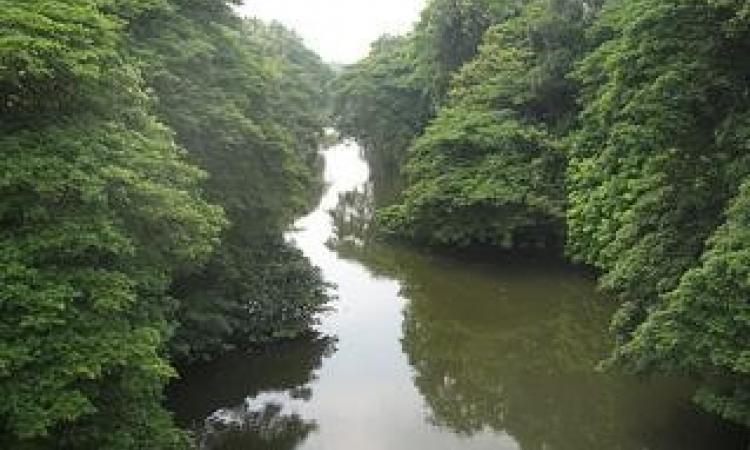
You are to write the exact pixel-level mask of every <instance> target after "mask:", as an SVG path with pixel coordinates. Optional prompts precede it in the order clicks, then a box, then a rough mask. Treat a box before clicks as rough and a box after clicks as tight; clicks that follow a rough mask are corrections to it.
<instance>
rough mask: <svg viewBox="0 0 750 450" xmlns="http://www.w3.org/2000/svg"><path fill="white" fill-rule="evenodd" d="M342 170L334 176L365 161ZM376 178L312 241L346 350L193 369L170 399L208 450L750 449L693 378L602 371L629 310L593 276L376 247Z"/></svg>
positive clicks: (320, 221) (240, 358) (322, 341)
mask: <svg viewBox="0 0 750 450" xmlns="http://www.w3.org/2000/svg"><path fill="white" fill-rule="evenodd" d="M336 151H338V152H347V151H349V152H351V151H353V149H352V148H344V149H338V150H336ZM337 155H338V156H337ZM337 158H340V159H337ZM347 158H349V159H347ZM327 159H328V163H329V168H328V170H327V175H328V177H334V178H335V177H336V176H337V174H338V173H343V172H342V167H348V166H346V164H353V163H352V159H351V158H350V157H349V156H346V155H345V154H343V153H341V154H336V153H331V152H328V155H327ZM365 180H366V178H365V179H362V180H360V182H359V183H358V185H359V187H358V189H356V190H353V188H354V187H356V186H348V185H346V186H343V185H342V186H338V187H336V186H337V185H336V184H335V183H334V184H333V186H334V188H332V189H333V190H332V191H331V192H329V193H328V194H327V195H328V196H329V198H328V200H325V199H324V202H323V206H322V207H321V208H319V210H318V211H317V212H315V213H313V215H311V220H310V221H309V223H310V224H311V225H310V228H315V227H318V229H317V231H316V232H315V233H311V234H309V235H303V236H302V237H301V238H300V241H299V243H300V244H301V246H302V248H303V249H305V250H306V252H308V254H310V255H312V256H311V258H312V259H313V262H314V263H317V264H319V265H321V266H322V268H323V270H324V273H326V276H327V277H328V278H329V281H332V282H334V283H337V284H339V294H340V299H339V300H338V302H337V305H336V306H337V308H338V310H337V311H336V312H334V313H332V315H331V316H329V317H324V318H323V325H324V326H325V325H326V324H328V331H330V332H332V333H334V334H336V335H337V336H338V337H339V338H340V341H339V342H334V341H333V340H332V339H331V338H325V337H321V336H315V337H311V338H309V339H306V340H300V341H296V342H290V343H285V344H282V345H281V346H274V347H272V348H269V349H266V350H264V351H262V352H259V353H256V354H250V355H246V354H233V355H229V356H227V357H226V358H223V359H221V360H219V361H216V362H214V363H211V364H204V365H201V366H196V367H193V368H191V369H190V370H188V371H186V372H185V374H184V380H183V381H182V382H181V383H180V384H178V385H176V386H175V387H174V389H173V391H172V392H171V396H170V398H171V399H172V404H173V408H174V410H175V412H176V413H177V416H178V417H179V418H180V420H181V421H182V423H183V424H184V425H186V426H190V427H192V428H193V429H195V430H197V433H198V436H199V438H200V442H201V444H202V448H204V449H210V450H215V449H216V450H218V449H221V450H235V449H237V450H239V449H242V450H256V449H279V450H280V449H285V450H291V449H300V450H313V449H314V450H349V449H357V450H380V449H388V450H454V449H462V450H463V449H467V450H490V449H492V450H746V448H747V442H743V439H746V437H745V436H743V435H742V433H741V432H740V431H739V430H736V429H733V428H732V427H731V426H729V425H726V424H723V423H718V422H717V421H716V420H714V419H713V418H712V417H710V416H708V415H705V414H703V413H701V412H699V411H698V410H697V409H696V408H695V407H694V405H693V404H692V403H691V401H690V392H691V389H692V386H691V384H690V383H689V382H687V381H685V380H675V379H663V378H655V379H650V380H639V379H636V378H633V377H628V376H622V375H616V374H604V373H600V372H598V371H596V370H595V367H596V366H597V364H598V362H599V361H601V360H602V358H604V357H605V356H606V355H607V352H608V350H609V349H610V348H611V345H612V338H611V337H610V335H609V334H608V322H609V319H610V316H611V314H612V310H613V306H614V305H612V304H611V302H608V301H607V299H605V298H603V297H602V295H601V294H599V293H597V291H596V289H595V283H594V279H593V277H592V275H591V274H589V273H587V272H586V271H582V270H579V269H576V268H572V267H570V266H568V265H566V264H564V263H562V262H560V261H559V260H558V259H556V258H550V257H547V256H544V255H541V254H537V255H535V256H521V255H511V254H505V255H503V256H502V257H501V256H499V255H483V256H482V257H478V256H477V255H471V257H467V256H458V255H452V256H448V255H440V254H436V253H435V252H428V251H419V250H415V249H411V248H406V247H402V246H394V245H385V244H382V243H378V242H373V241H372V239H371V237H372V225H371V217H372V210H373V208H372V206H371V205H372V204H374V203H373V202H374V200H373V198H372V196H373V192H374V190H373V188H372V186H371V185H368V184H367V183H364V181H365ZM334 181H335V180H334ZM331 209H333V211H332V212H331V213H329V210H331ZM311 241H315V242H313V243H312V244H311ZM325 241H328V246H327V249H326V248H325V247H324V246H322V242H325ZM313 244H314V245H313ZM319 245H320V248H319V247H318V246H319ZM309 249H312V250H309ZM334 347H337V351H334Z"/></svg>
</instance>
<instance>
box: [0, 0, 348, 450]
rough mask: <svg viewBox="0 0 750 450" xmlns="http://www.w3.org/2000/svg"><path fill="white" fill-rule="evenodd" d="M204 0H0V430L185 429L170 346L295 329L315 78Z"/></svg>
mask: <svg viewBox="0 0 750 450" xmlns="http://www.w3.org/2000/svg"><path fill="white" fill-rule="evenodd" d="M232 3H235V2H231V1H225V0H34V1H30V0H0V399H1V400H0V448H3V449H13V450H25V449H53V448H54V449H62V450H66V449H76V450H78V449H91V450H131V449H132V450H148V449H153V450H165V449H183V448H187V447H189V446H190V441H189V437H188V435H187V434H186V433H184V432H182V431H180V430H179V429H177V428H176V427H175V426H174V424H173V423H172V419H171V417H170V415H169V414H168V413H167V412H166V411H164V410H163V408H162V406H161V401H162V390H163V387H164V385H165V384H166V383H167V382H168V380H169V379H170V378H171V377H173V376H174V375H175V369H173V367H172V363H171V361H182V362H190V361H193V360H195V359H206V358H210V357H212V356H215V355H217V354H219V353H221V352H223V351H225V350H228V349H232V348H237V347H243V346H247V345H251V344H253V343H257V342H260V341H265V340H269V339H277V338H286V337H294V336H296V335H298V334H300V333H302V332H304V331H305V330H307V329H308V327H309V325H310V323H311V321H312V319H313V315H314V314H315V312H316V311H318V310H320V308H321V307H322V306H323V304H324V302H325V301H326V299H327V298H326V293H325V285H324V283H323V282H322V279H321V275H320V273H319V271H318V270H317V269H315V268H313V267H312V266H311V265H310V263H309V262H308V261H307V259H306V258H304V257H303V255H302V254H301V253H300V252H299V251H298V250H296V249H295V248H293V247H292V246H290V245H289V244H288V243H286V242H285V241H284V239H283V236H282V233H283V231H284V230H285V229H286V227H287V226H288V225H289V223H290V221H291V220H292V219H293V218H294V217H296V216H297V215H299V214H300V213H301V212H303V211H304V210H305V209H306V208H309V206H310V201H311V199H312V198H313V197H315V194H316V192H318V191H319V190H320V189H321V182H320V180H319V177H320V175H319V169H320V167H319V166H320V162H319V161H318V156H317V150H318V144H319V142H320V140H321V139H322V136H323V127H324V125H325V124H326V121H327V112H326V111H325V107H326V106H327V102H326V98H327V97H326V92H325V89H324V88H325V86H326V85H327V84H328V82H329V80H330V78H331V77H332V76H333V75H332V72H331V71H330V70H329V68H328V67H327V66H326V65H325V64H323V63H322V62H321V61H320V59H319V58H318V57H317V55H315V54H314V53H312V52H311V51H309V50H307V49H306V48H305V47H304V46H303V45H302V43H301V40H300V39H299V38H298V37H297V36H295V35H294V34H293V33H292V32H290V31H288V30H286V29H284V28H283V27H281V26H279V25H275V24H274V25H267V24H264V23H261V22H258V21H254V20H241V19H240V18H238V17H237V16H236V15H235V13H234V12H233V10H232V7H231V4H232Z"/></svg>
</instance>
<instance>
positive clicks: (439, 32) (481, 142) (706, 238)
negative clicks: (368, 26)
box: [338, 0, 750, 425]
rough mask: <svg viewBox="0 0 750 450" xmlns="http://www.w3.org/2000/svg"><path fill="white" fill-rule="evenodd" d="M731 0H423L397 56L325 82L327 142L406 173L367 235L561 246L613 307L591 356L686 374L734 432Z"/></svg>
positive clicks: (737, 343) (741, 401) (736, 168)
mask: <svg viewBox="0 0 750 450" xmlns="http://www.w3.org/2000/svg"><path fill="white" fill-rule="evenodd" d="M746 3H747V2H742V1H731V0H727V1H720V0H710V1H706V0H690V1H678V0H669V1H657V0H637V1H625V0H608V1H598V0H597V1H586V2H581V1H574V0H538V1H524V2H515V1H510V0H508V1H499V0H498V1H488V0H487V1H481V0H467V1H459V0H434V1H433V2H431V3H430V4H429V5H428V7H427V10H426V11H425V13H424V14H423V17H422V21H421V22H420V24H418V26H417V28H416V31H415V32H414V33H413V34H412V35H409V36H408V37H407V38H403V39H401V40H400V41H397V42H399V43H400V48H402V49H407V50H401V51H400V52H399V53H394V52H391V53H388V52H384V51H382V49H381V48H379V47H377V46H376V47H375V48H374V50H373V53H372V54H371V55H370V57H368V59H366V60H364V61H363V62H361V63H359V64H358V65H356V66H354V68H352V69H349V72H348V73H345V75H344V76H343V77H342V78H341V79H340V80H343V81H340V83H342V85H344V86H347V88H348V90H347V89H345V90H343V91H342V92H343V93H344V94H345V96H347V98H345V99H344V100H345V101H344V102H343V103H342V104H343V105H345V106H346V107H343V108H339V109H338V114H339V116H340V118H339V123H341V124H345V127H344V130H345V134H346V135H349V136H353V137H356V138H358V139H360V140H362V141H363V142H364V144H365V148H366V149H367V151H368V152H369V153H370V156H369V159H371V160H377V158H378V157H379V156H383V155H388V157H389V158H390V159H391V160H393V161H395V162H396V163H397V164H399V163H400V165H402V166H403V171H404V173H405V175H406V182H405V189H404V190H403V192H402V195H401V198H400V199H399V201H398V202H397V204H396V205H393V206H391V207H388V208H386V209H381V210H379V211H378V212H377V213H376V219H377V222H378V225H379V227H377V228H378V229H379V230H381V232H382V231H385V232H386V233H387V234H389V235H391V236H395V237H400V238H407V239H410V240H416V241H419V242H423V243H428V244H442V245H445V244H447V245H453V246H465V245H472V244H480V245H486V246H506V247H507V246H520V247H525V246H529V245H533V246H538V245H550V244H552V245H554V244H559V243H562V242H563V241H565V242H566V247H567V251H568V254H569V255H570V256H571V258H572V259H574V260H575V261H577V262H581V263H586V264H589V265H591V266H594V267H596V268H598V269H600V270H601V272H602V277H601V282H602V286H603V287H604V288H605V289H606V290H607V291H608V292H610V293H611V294H613V295H614V296H616V297H617V298H618V299H619V300H620V302H621V304H620V308H619V310H618V311H617V313H616V314H615V317H614V321H613V329H614V330H615V331H616V335H617V337H618V340H617V345H616V348H615V350H614V352H613V355H612V358H611V359H610V361H609V362H610V363H615V364H620V365H622V366H624V367H626V368H628V369H630V370H633V371H636V372H650V371H655V370H656V371H668V372H678V373H681V374H686V375H690V376H692V377H695V378H698V379H700V380H702V381H703V387H702V388H701V390H700V391H699V393H698V395H697V397H696V398H697V401H698V402H699V403H701V404H702V405H703V406H704V407H705V408H707V409H709V410H711V411H714V412H716V413H718V414H720V415H722V416H723V417H725V418H727V419H730V420H733V421H736V422H739V423H742V424H745V425H747V424H749V423H750V421H749V420H748V408H747V405H748V403H749V402H748V391H749V390H750V389H749V388H748V379H750V377H748V367H747V364H746V362H747V361H746V360H747V358H748V355H747V349H748V341H747V335H748V324H747V323H748V318H747V317H748V309H749V308H750V305H749V304H748V302H747V292H746V291H747V286H745V281H746V280H745V278H747V274H746V273H745V271H746V267H747V265H748V262H747V261H746V260H745V259H746V258H745V250H746V249H745V248H744V246H745V244H746V241H747V239H748V237H747V236H746V233H745V232H744V230H743V227H745V226H746V224H745V222H744V220H745V212H744V208H745V203H746V201H745V197H747V195H748V194H747V187H745V188H742V187H741V186H743V185H744V186H746V185H747V183H748V182H749V181H748V180H749V177H750V159H748V156H747V155H748V142H750V140H749V138H750V132H749V131H748V130H750V127H748V123H750V122H748V120H749V119H748V118H749V117H750V113H748V111H750V102H749V100H750V98H749V97H748V92H749V91H748V75H747V74H748V73H750V62H748V60H747V58H745V57H744V56H743V55H745V54H747V52H748V50H750V22H749V21H748V17H750V16H749V15H748V7H747V5H746ZM485 30H486V31H485ZM480 37H481V42H482V43H481V45H480V46H479V51H478V52H477V50H476V48H477V43H478V42H480ZM404 55H406V56H407V57H406V58H404V57H403V56H404ZM374 62H377V64H374ZM393 67H397V68H398V70H395V69H393ZM378 70H381V72H378ZM371 73H375V74H377V75H376V76H369V77H368V75H369V74H371ZM395 74H397V76H396V75H395ZM393 80H409V81H410V82H411V83H412V84H410V85H409V86H411V87H410V88H409V90H404V89H401V90H393V89H392V88H391V86H393V85H394V84H395V83H394V81H393ZM401 86H404V84H401ZM446 92H447V94H446ZM407 94H408V95H407ZM416 95H421V96H422V97H419V98H423V99H426V102H422V103H418V102H416V101H415V99H416V98H418V97H416ZM398 96H403V98H409V99H410V100H409V102H408V103H409V104H411V105H412V107H409V106H408V104H399V103H398V100H397V99H396V98H395V97H398ZM349 105H355V106H353V107H349ZM384 105H386V106H384ZM390 105H397V107H396V110H397V111H398V113H394V112H392V111H390V110H389V109H388V108H387V106H390ZM435 106H437V108H438V109H437V110H435V109H433V108H434V107H435ZM409 114H412V116H410V115H409ZM433 115H434V116H435V118H434V120H432V122H430V123H429V125H428V126H425V123H426V122H425V120H428V119H429V118H431V117H432V116H433ZM404 117H419V118H420V119H422V120H421V121H415V122H412V123H415V124H417V126H413V127H407V128H406V130H404V127H403V124H404V123H409V122H408V121H407V120H405V119H404ZM373 130H375V131H376V132H374V131H373ZM372 136H383V137H388V138H393V137H398V140H393V141H388V140H387V139H385V138H383V139H380V140H372V139H371V137H372ZM392 142H393V144H391V143H392ZM406 147H410V148H409V150H408V151H405V150H404V149H405V148H406ZM391 155H397V157H395V158H394V157H392V156H391ZM375 181H376V187H375V190H377V181H378V180H377V179H376V180H375ZM565 223H567V227H565Z"/></svg>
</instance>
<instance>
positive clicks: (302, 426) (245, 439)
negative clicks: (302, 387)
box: [199, 403, 317, 450]
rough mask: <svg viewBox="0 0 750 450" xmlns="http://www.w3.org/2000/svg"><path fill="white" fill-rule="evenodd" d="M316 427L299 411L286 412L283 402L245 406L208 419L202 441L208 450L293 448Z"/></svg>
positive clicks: (287, 449)
mask: <svg viewBox="0 0 750 450" xmlns="http://www.w3.org/2000/svg"><path fill="white" fill-rule="evenodd" d="M316 429H317V425H316V424H315V423H314V422H310V421H305V420H303V419H302V418H301V417H300V416H299V415H297V414H284V413H283V406H282V405H279V404H275V403H267V404H264V405H262V406H260V407H257V408H252V407H250V406H247V405H245V406H242V407H239V408H234V409H229V410H221V411H217V412H216V413H214V414H213V415H211V416H210V417H209V418H208V419H206V423H205V426H204V428H203V430H202V431H201V432H200V439H199V442H200V448H201V449H205V450H254V449H257V450H292V449H294V448H296V447H298V446H299V445H300V444H301V443H302V442H304V441H305V439H307V437H308V435H309V434H310V433H311V432H313V431H315V430H316Z"/></svg>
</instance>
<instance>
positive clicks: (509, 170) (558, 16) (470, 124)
mask: <svg viewBox="0 0 750 450" xmlns="http://www.w3.org/2000/svg"><path fill="white" fill-rule="evenodd" d="M570 5H571V3H569V4H568V6H570ZM582 25H583V13H582V11H581V10H580V8H579V9H578V10H576V9H573V8H572V7H571V8H569V9H568V10H562V9H558V8H553V7H550V6H548V5H547V2H532V3H530V4H528V5H527V6H526V7H525V9H524V11H523V14H521V15H519V16H517V17H515V18H512V19H508V20H507V21H505V22H503V23H502V24H499V25H496V26H494V27H492V28H490V30H489V31H488V32H487V34H486V36H485V40H484V43H483V45H482V47H481V48H480V51H479V54H478V56H477V57H476V58H475V59H474V60H473V61H472V62H471V63H469V64H466V65H465V66H464V67H463V68H462V69H461V71H459V73H458V74H457V75H456V76H455V78H454V82H453V86H452V91H451V93H450V96H449V99H448V101H447V105H446V106H445V107H444V108H443V109H441V110H440V112H439V113H438V116H437V118H436V119H435V120H434V121H433V122H432V123H431V124H430V126H429V127H428V128H427V129H426V130H425V133H424V134H423V135H422V136H421V137H420V138H419V139H418V140H417V141H416V142H415V144H414V145H413V147H412V148H411V149H410V150H409V158H408V163H407V164H406V166H405V173H406V174H407V188H406V190H405V191H404V193H403V200H402V202H401V204H400V205H396V206H393V207H391V208H389V209H386V210H384V211H382V212H381V213H380V216H379V217H380V223H381V224H382V225H383V226H384V228H385V229H386V230H387V231H388V232H390V233H393V234H396V235H400V236H406V237H409V238H411V239H416V240H419V241H424V242H427V243H434V244H450V245H469V244H477V243H481V244H490V245H502V246H505V247H512V246H527V245H534V246H555V245H557V246H559V245H560V244H561V243H562V240H563V229H564V226H563V219H564V215H565V212H564V207H565V192H564V188H563V186H564V181H563V178H564V172H565V154H564V151H563V149H562V148H561V145H560V143H559V139H557V134H558V132H559V130H565V129H566V128H567V126H568V124H569V123H570V116H571V113H572V112H573V111H574V108H575V105H574V98H575V97H574V94H575V89H574V87H573V86H571V83H570V82H568V81H567V80H566V79H565V74H566V73H567V71H568V70H569V68H570V67H571V64H572V62H573V60H574V56H575V55H576V53H577V51H578V49H579V48H580V45H578V44H577V42H580V40H581V33H582V31H583V26H582Z"/></svg>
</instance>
